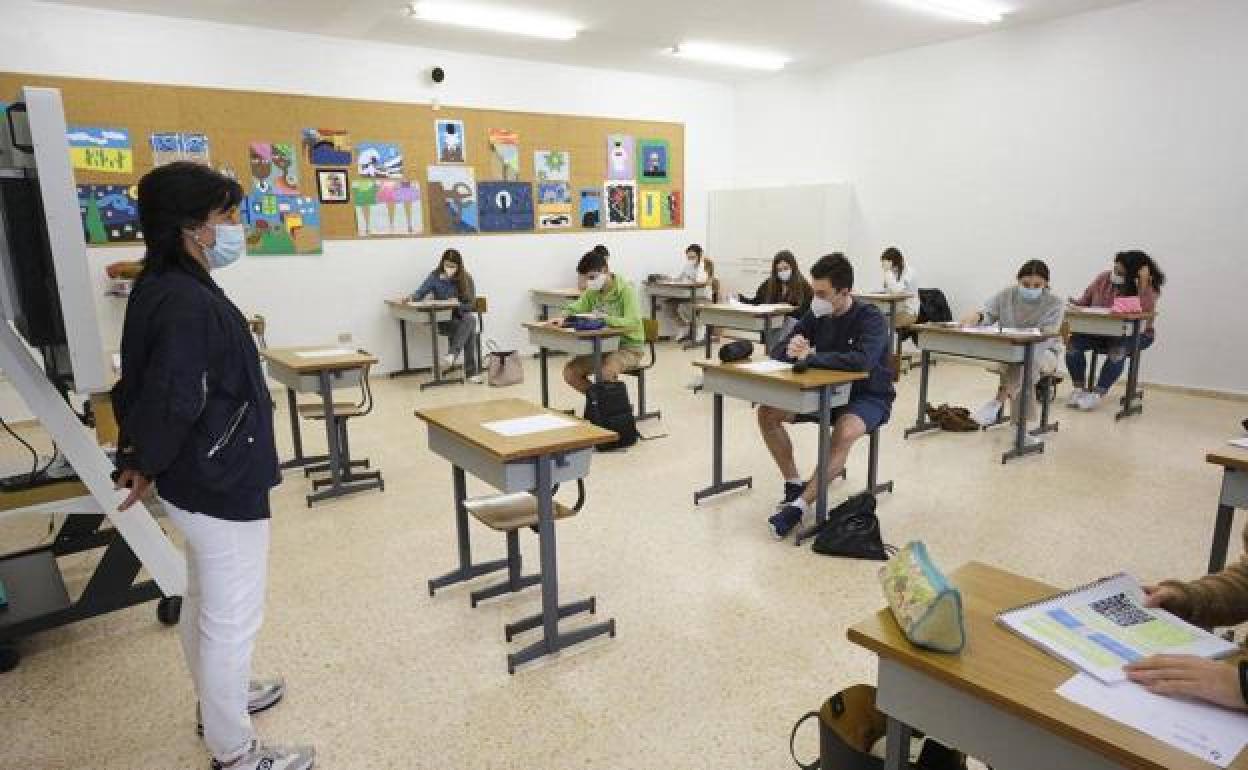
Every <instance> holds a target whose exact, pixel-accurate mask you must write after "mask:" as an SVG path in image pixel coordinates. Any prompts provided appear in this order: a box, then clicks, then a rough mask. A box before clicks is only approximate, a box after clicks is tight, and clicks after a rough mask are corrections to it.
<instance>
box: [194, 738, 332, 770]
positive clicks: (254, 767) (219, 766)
mask: <svg viewBox="0 0 1248 770" xmlns="http://www.w3.org/2000/svg"><path fill="white" fill-rule="evenodd" d="M315 764H316V749H314V748H312V747H311V746H266V745H265V744H263V743H260V742H259V741H252V742H251V748H250V749H248V750H247V753H246V754H243V755H242V756H241V757H239V758H238V759H236V760H234V761H233V762H230V763H229V764H225V763H223V762H220V761H218V760H215V759H214V760H212V770H310V768H311V767H312V766H313V765H315Z"/></svg>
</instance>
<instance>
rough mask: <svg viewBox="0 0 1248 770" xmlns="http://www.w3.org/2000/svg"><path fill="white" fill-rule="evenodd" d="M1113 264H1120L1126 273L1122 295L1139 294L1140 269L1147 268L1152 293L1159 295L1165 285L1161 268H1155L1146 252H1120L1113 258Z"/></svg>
mask: <svg viewBox="0 0 1248 770" xmlns="http://www.w3.org/2000/svg"><path fill="white" fill-rule="evenodd" d="M1114 261H1115V262H1121V263H1122V266H1123V267H1124V268H1126V271H1127V282H1126V285H1125V286H1124V294H1126V295H1127V296H1131V295H1135V294H1139V293H1140V286H1139V282H1140V268H1142V267H1147V268H1148V273H1149V276H1151V278H1150V280H1151V281H1152V286H1153V291H1155V292H1157V293H1158V294H1160V293H1161V287H1162V286H1164V285H1165V284H1166V274H1165V273H1163V272H1161V268H1160V267H1158V266H1157V262H1156V261H1154V260H1153V258H1152V257H1150V256H1149V255H1148V253H1147V252H1143V251H1139V250H1138V249H1134V250H1130V251H1120V252H1118V254H1116V255H1115V256H1114Z"/></svg>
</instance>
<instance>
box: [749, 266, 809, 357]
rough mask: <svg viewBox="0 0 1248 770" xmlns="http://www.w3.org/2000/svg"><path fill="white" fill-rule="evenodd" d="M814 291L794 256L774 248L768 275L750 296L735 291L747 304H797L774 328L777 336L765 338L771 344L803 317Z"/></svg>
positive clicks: (790, 329) (786, 333)
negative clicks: (777, 327) (776, 327)
mask: <svg viewBox="0 0 1248 770" xmlns="http://www.w3.org/2000/svg"><path fill="white" fill-rule="evenodd" d="M812 296H813V291H812V290H811V288H810V282H809V281H807V280H806V277H805V276H804V275H802V271H801V269H800V268H798V266H797V257H795V256H793V252H791V251H789V250H788V249H785V250H783V251H778V252H776V256H774V257H772V258H771V275H770V276H768V277H767V280H765V281H763V282H762V283H760V284H759V285H758V289H757V290H756V291H755V292H754V296H753V297H747V296H745V295H744V294H738V295H737V300H738V301H740V302H744V303H745V304H747V305H779V304H786V305H792V306H793V307H794V308H796V309H795V310H794V311H793V312H792V313H789V315H788V316H787V317H786V319H785V325H784V326H783V327H782V328H780V329H777V330H776V331H775V334H776V337H777V339H772V338H768V340H767V345H768V347H770V346H772V345H774V344H775V343H776V342H777V340H778V338H780V337H782V336H787V335H788V333H789V332H790V331H792V330H793V327H794V326H795V325H796V324H797V323H798V322H799V321H801V320H802V316H804V315H806V311H808V310H810V298H811V297H812Z"/></svg>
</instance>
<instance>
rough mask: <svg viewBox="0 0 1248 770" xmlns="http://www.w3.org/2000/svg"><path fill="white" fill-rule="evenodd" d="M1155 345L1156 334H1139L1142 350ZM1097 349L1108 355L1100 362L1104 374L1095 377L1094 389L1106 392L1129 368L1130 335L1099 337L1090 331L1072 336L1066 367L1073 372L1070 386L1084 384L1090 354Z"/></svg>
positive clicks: (1067, 350) (1080, 386)
mask: <svg viewBox="0 0 1248 770" xmlns="http://www.w3.org/2000/svg"><path fill="white" fill-rule="evenodd" d="M1152 344H1153V335H1151V334H1142V335H1140V350H1147V349H1148V348H1149V347H1151V346H1152ZM1092 350H1095V351H1096V352H1097V353H1101V354H1103V355H1104V356H1105V362H1104V363H1103V364H1102V365H1101V373H1100V374H1099V375H1097V378H1096V388H1095V390H1096V391H1097V392H1099V393H1106V392H1108V391H1109V389H1110V388H1112V387H1113V386H1114V383H1115V382H1117V381H1118V378H1119V377H1121V376H1122V370H1123V369H1125V368H1126V365H1127V356H1129V355H1130V354H1131V338H1130V337H1098V336H1094V335H1091V334H1072V335H1070V345H1069V347H1067V348H1066V369H1067V371H1069V372H1070V380H1071V385H1073V386H1074V387H1076V388H1082V387H1085V384H1086V382H1087V378H1088V358H1087V353H1088V352H1089V351H1092Z"/></svg>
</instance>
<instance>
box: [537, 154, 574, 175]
mask: <svg viewBox="0 0 1248 770" xmlns="http://www.w3.org/2000/svg"><path fill="white" fill-rule="evenodd" d="M533 169H534V170H535V172H536V173H537V181H539V182H570V181H571V180H572V154H571V153H568V152H564V151H563V150H538V151H537V152H535V153H533Z"/></svg>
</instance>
